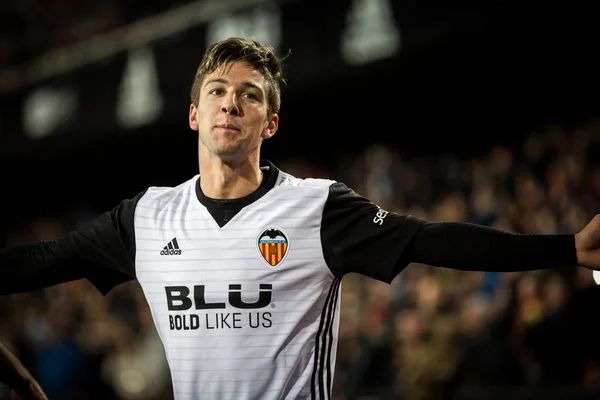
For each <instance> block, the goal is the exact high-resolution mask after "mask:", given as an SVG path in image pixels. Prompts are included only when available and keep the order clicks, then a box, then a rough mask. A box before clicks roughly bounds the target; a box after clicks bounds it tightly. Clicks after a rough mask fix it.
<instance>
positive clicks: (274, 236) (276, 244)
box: [257, 228, 289, 267]
mask: <svg viewBox="0 0 600 400" xmlns="http://www.w3.org/2000/svg"><path fill="white" fill-rule="evenodd" d="M257 246H258V250H259V251H260V254H261V255H262V257H263V259H264V260H265V261H266V262H267V263H268V264H269V265H270V266H272V267H276V266H277V265H278V264H279V263H281V261H283V259H284V258H285V255H286V254H287V251H288V248H289V242H288V239H287V237H286V236H285V235H284V233H283V232H281V230H279V229H275V228H266V229H264V230H263V231H262V232H261V234H260V235H258V243H257Z"/></svg>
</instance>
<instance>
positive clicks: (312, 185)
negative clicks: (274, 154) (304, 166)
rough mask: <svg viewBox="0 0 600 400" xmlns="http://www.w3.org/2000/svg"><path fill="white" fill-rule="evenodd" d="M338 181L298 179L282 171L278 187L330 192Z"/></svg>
mask: <svg viewBox="0 0 600 400" xmlns="http://www.w3.org/2000/svg"><path fill="white" fill-rule="evenodd" d="M335 183H336V181H335V180H332V179H322V178H297V177H295V176H294V175H291V174H289V173H287V172H283V171H280V172H279V178H278V182H277V185H278V186H280V187H297V188H305V189H308V190H310V189H315V190H329V188H330V187H331V185H333V184H335Z"/></svg>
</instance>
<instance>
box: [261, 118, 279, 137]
mask: <svg viewBox="0 0 600 400" xmlns="http://www.w3.org/2000/svg"><path fill="white" fill-rule="evenodd" d="M277 128H279V115H277V114H273V115H272V116H271V118H269V120H268V121H267V126H266V127H265V129H264V130H263V132H262V135H261V136H262V138H263V139H269V138H270V137H273V135H274V134H275V132H277Z"/></svg>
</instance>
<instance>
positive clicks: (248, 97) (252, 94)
mask: <svg viewBox="0 0 600 400" xmlns="http://www.w3.org/2000/svg"><path fill="white" fill-rule="evenodd" d="M242 96H244V97H245V98H247V99H251V100H258V96H257V95H255V94H254V93H250V92H246V93H244V94H243V95H242Z"/></svg>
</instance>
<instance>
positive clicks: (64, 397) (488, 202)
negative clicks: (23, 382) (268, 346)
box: [0, 120, 600, 400]
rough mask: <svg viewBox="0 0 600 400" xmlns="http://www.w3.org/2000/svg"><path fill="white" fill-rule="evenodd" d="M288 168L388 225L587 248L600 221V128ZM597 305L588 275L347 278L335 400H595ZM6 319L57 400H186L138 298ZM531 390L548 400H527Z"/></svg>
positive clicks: (45, 294) (69, 291) (417, 271)
mask: <svg viewBox="0 0 600 400" xmlns="http://www.w3.org/2000/svg"><path fill="white" fill-rule="evenodd" d="M265 157H267V158H268V154H265ZM279 167H281V168H282V169H284V170H287V171H288V172H290V173H293V174H295V175H297V176H299V177H305V176H309V175H314V174H317V175H319V176H321V177H331V178H333V179H337V180H339V181H342V182H345V183H347V184H348V185H349V186H351V187H353V188H354V189H355V190H356V191H357V192H358V193H360V194H362V195H364V196H366V197H368V198H370V199H371V200H372V201H373V202H374V203H377V204H378V205H380V206H381V207H382V208H384V209H388V210H394V211H398V212H401V213H407V214H412V215H415V216H419V217H424V218H428V219H430V220H434V221H467V222H475V223H480V224H485V225H488V226H493V227H497V228H501V229H504V230H508V231H511V232H518V233H522V234H529V233H567V232H576V231H578V230H580V229H581V228H582V227H583V226H585V224H586V223H587V222H588V221H589V219H590V218H591V217H592V216H593V215H594V214H596V213H598V212H599V211H600V207H599V206H600V120H592V121H589V122H588V123H586V124H584V125H581V126H577V127H574V128H573V127H571V128H568V129H567V128H564V127H560V126H551V127H548V128H547V129H544V130H540V131H538V132H533V133H532V134H531V135H529V136H527V137H526V138H523V141H522V142H521V145H520V146H519V147H517V148H509V147H505V146H495V147H493V148H491V149H489V151H488V152H487V153H485V154H480V155H478V156H476V157H469V158H459V157H456V156H453V155H451V154H448V155H445V156H440V157H433V156H428V155H426V154H423V155H420V154H414V155H409V154H402V152H401V149H393V148H389V147H386V146H382V145H373V146H372V147H370V148H368V149H365V150H364V152H363V153H361V154H359V155H358V156H352V157H349V158H348V159H347V160H340V163H339V166H338V168H337V169H332V170H323V169H319V167H317V166H314V165H311V164H307V163H303V162H299V161H290V162H289V163H284V164H280V165H279ZM190 174H193V171H190ZM82 209H85V210H89V208H88V205H86V207H85V208H82ZM96 211H97V213H100V212H102V211H104V210H96ZM93 215H94V213H91V214H90V213H89V211H86V212H85V213H83V212H82V213H81V214H78V213H71V214H69V215H68V216H65V218H62V219H48V218H39V219H34V220H33V221H32V223H31V224H30V225H27V226H24V227H23V229H22V230H18V231H13V232H9V234H8V236H7V237H8V241H7V243H5V244H6V245H11V244H16V243H19V242H22V241H26V240H43V239H52V238H55V237H57V236H59V235H62V234H65V233H67V232H69V231H70V230H72V229H74V228H77V227H78V226H81V225H82V224H84V223H85V222H87V220H88V219H89V218H92V217H93ZM597 292H598V290H597V289H596V284H595V283H594V281H593V277H592V273H591V272H590V271H589V270H586V269H584V268H568V269H552V270H544V271H535V272H526V273H506V274H498V273H482V272H463V271H454V270H450V269H444V268H433V267H430V266H425V265H416V264H411V265H409V266H408V267H407V269H406V270H405V271H403V272H402V273H401V274H400V275H399V276H398V277H397V278H396V279H395V280H394V282H393V283H392V285H387V284H384V283H381V282H377V281H374V280H372V279H369V278H364V277H361V276H359V275H356V274H351V275H348V276H346V277H345V278H344V280H343V284H342V297H341V302H342V305H341V322H340V335H339V345H338V353H337V354H338V360H337V366H336V370H335V379H334V386H335V388H334V393H335V398H336V399H338V400H350V399H355V398H356V399H358V398H365V399H366V398H370V399H387V398H400V399H406V400H425V399H428V400H431V399H465V400H466V399H494V398H498V399H500V398H506V397H507V396H510V397H512V398H514V399H518V398H528V399H533V398H540V399H541V398H545V399H550V398H557V399H558V398H560V399H567V398H568V399H577V398H583V397H577V396H578V395H580V396H583V395H584V394H586V393H592V392H593V391H597V390H600V350H599V348H600V344H598V343H597V342H600V336H598V334H599V331H598V328H593V325H594V324H593V322H594V312H593V304H594V301H597V300H595V299H596V297H597V296H598V295H597ZM0 315H2V316H3V318H2V324H1V325H0V340H2V341H3V342H5V343H7V344H8V345H9V346H10V347H11V348H12V349H13V350H14V351H15V352H16V353H17V354H18V356H19V357H20V358H21V360H22V361H23V363H24V364H25V365H26V366H28V367H29V368H30V369H31V371H32V373H33V375H34V376H35V377H36V378H37V379H38V380H39V381H40V383H41V385H42V387H44V389H45V390H46V391H47V392H48V394H49V395H50V396H51V398H52V399H57V400H59V399H60V400H71V399H78V400H95V399H102V400H112V399H114V400H135V399H144V400H162V399H170V398H172V394H171V386H170V375H169V370H168V366H167V364H166V360H165V355H164V349H163V347H162V344H161V343H160V340H159V338H158V336H157V334H156V330H155V328H154V325H153V321H152V318H151V315H150V313H149V309H148V306H147V303H146V300H145V298H144V296H143V294H142V292H141V289H140V287H139V285H138V284H137V282H128V283H125V284H122V285H120V286H118V287H117V288H115V289H113V291H112V292H110V293H109V294H108V295H107V296H106V297H103V296H102V295H101V294H100V293H99V292H98V291H96V290H95V289H94V288H93V286H92V285H91V284H90V283H89V282H87V281H85V280H81V281H75V282H71V283H67V284H63V285H59V286H55V287H52V288H48V289H45V290H40V291H37V292H33V293H26V294H19V295H13V296H5V297H0ZM515 390H516V392H515ZM523 390H525V391H527V392H526V393H530V394H531V393H540V396H541V397H518V396H516V395H515V393H521V394H522V393H523ZM598 393H599V392H596V394H598ZM4 394H5V395H6V391H5V392H4ZM361 396H363V397H361ZM393 396H396V397H393ZM552 396H555V397H552ZM556 396H557V397H556ZM1 398H2V389H0V399H1Z"/></svg>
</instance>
